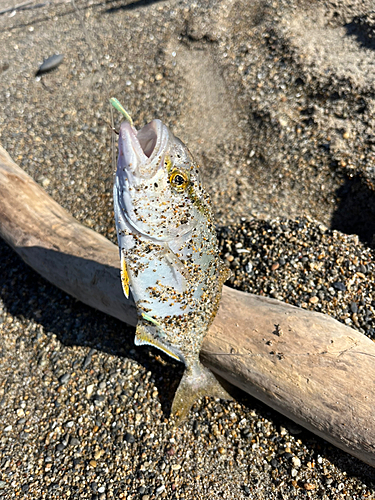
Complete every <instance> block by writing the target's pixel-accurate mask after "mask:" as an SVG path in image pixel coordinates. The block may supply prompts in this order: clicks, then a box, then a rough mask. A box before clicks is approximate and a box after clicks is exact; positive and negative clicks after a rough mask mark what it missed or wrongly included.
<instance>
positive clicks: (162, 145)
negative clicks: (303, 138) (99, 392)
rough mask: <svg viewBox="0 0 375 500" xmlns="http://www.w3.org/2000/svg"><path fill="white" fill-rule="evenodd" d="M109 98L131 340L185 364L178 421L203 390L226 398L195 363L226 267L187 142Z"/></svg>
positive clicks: (174, 410)
mask: <svg viewBox="0 0 375 500" xmlns="http://www.w3.org/2000/svg"><path fill="white" fill-rule="evenodd" d="M111 102H112V104H113V105H114V106H115V107H116V108H117V109H118V110H120V111H121V112H122V113H123V115H124V116H125V119H126V121H125V122H123V123H122V124H121V127H120V132H119V141H118V144H119V151H118V160H117V170H116V176H115V183H114V190H113V195H114V210H115V221H116V229H117V237H118V244H119V250H120V259H121V269H122V272H121V280H122V284H123V290H124V293H125V295H126V296H128V295H129V290H130V291H131V293H132V295H133V298H134V301H135V304H136V307H137V311H138V325H137V330H136V337H135V344H136V345H143V344H149V345H153V346H155V347H157V348H159V349H161V350H162V351H164V352H166V353H167V354H168V355H170V356H172V357H173V358H175V359H178V360H179V361H182V362H183V363H184V364H185V366H186V369H185V372H184V376H183V378H182V380H181V382H180V385H179V387H178V389H177V391H176V395H175V398H174V401H173V404H172V414H173V415H174V417H175V420H176V421H177V422H180V421H182V419H183V418H185V417H186V415H187V414H188V412H189V410H190V408H191V406H192V404H193V403H194V401H195V400H196V399H197V398H199V397H201V396H203V395H211V396H215V397H221V398H225V399H229V396H228V394H227V393H226V391H225V390H224V389H223V388H222V387H221V386H220V384H219V383H218V382H217V380H216V379H215V377H214V376H213V374H212V373H211V372H210V371H209V370H208V369H207V368H205V367H204V366H203V365H202V364H201V363H200V361H199V352H200V350H201V346H202V342H203V339H204V337H205V335H206V333H207V330H208V327H209V325H210V324H211V323H212V321H213V319H214V317H215V314H216V312H217V309H218V305H219V302H220V298H221V291H222V286H223V283H224V281H225V280H226V279H227V277H228V275H229V271H228V270H227V268H226V267H225V266H224V263H223V262H222V260H221V259H220V258H219V255H218V253H219V252H218V242H217V237H216V232H215V227H214V222H213V216H212V210H211V206H210V198H209V196H208V194H207V193H206V191H205V190H204V188H203V186H202V183H201V179H200V172H199V167H198V165H197V164H196V162H195V161H194V159H193V157H192V155H191V154H190V152H189V150H188V149H187V147H186V146H185V145H184V144H183V143H182V142H181V141H180V140H179V139H178V138H176V137H175V136H174V135H173V134H172V133H171V132H170V130H169V129H168V128H167V127H166V126H165V125H164V124H163V123H162V122H161V121H160V120H153V121H152V122H150V123H149V124H148V125H146V126H145V127H143V128H142V129H141V130H139V131H137V130H136V129H135V127H134V125H133V122H132V120H131V118H130V116H129V115H128V113H127V112H126V111H125V110H123V108H122V106H121V105H120V104H119V103H118V101H117V100H115V99H112V100H111Z"/></svg>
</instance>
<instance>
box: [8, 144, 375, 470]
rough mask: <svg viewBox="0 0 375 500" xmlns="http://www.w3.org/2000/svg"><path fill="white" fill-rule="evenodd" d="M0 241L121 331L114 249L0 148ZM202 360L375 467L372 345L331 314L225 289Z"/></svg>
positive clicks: (132, 313) (129, 312)
mask: <svg viewBox="0 0 375 500" xmlns="http://www.w3.org/2000/svg"><path fill="white" fill-rule="evenodd" d="M0 236H1V237H2V238H4V240H5V241H6V242H7V243H9V245H11V246H12V247H13V248H14V250H15V251H16V252H17V253H18V254H19V255H20V256H21V257H22V259H23V260H24V261H25V262H26V263H27V264H29V265H30V266H31V267H32V268H33V269H35V270H36V271H37V272H38V273H40V274H41V275H42V276H43V277H44V278H46V279H47V280H48V281H50V282H51V283H53V284H54V285H56V286H58V287H59V288H61V289H63V290H64V291H65V292H67V293H69V294H70V295H72V296H74V297H76V298H77V299H79V300H81V301H82V302H84V303H85V304H88V305H90V306H92V307H95V308H96V309H99V310H100V311H103V312H105V313H107V314H110V315H111V316H114V317H116V318H118V319H120V320H122V321H124V322H126V323H128V324H131V325H135V324H136V321H137V317H136V310H135V306H134V303H133V302H132V301H131V300H126V299H125V297H124V296H123V293H122V290H121V284H120V278H119V255H118V249H117V247H116V246H115V245H113V244H112V243H110V242H109V241H108V240H107V239H106V238H104V237H103V236H101V235H99V234H97V233H95V232H94V231H92V230H91V229H88V228H86V227H84V226H82V225H81V224H79V223H78V222H77V221H76V220H75V219H74V218H73V217H72V216H71V215H69V214H68V213H67V212H66V211H65V210H64V209H63V208H62V207H61V206H60V205H58V204H57V203H56V202H55V201H54V200H53V199H52V198H51V197H50V196H48V195H47V194H46V193H45V191H44V190H43V189H42V188H41V187H40V186H38V185H37V184H36V183H35V182H34V181H33V180H32V179H31V177H29V176H28V175H27V174H26V173H25V172H24V171H23V170H22V169H20V168H19V167H18V166H17V165H16V164H15V163H14V162H13V161H12V160H11V158H10V157H9V155H8V154H7V153H6V151H5V150H4V149H3V148H1V146H0ZM201 356H202V360H203V362H204V363H205V364H206V365H207V366H208V367H210V368H211V369H212V370H213V371H215V372H216V373H218V374H219V375H220V376H222V377H223V378H225V379H227V380H228V381H230V382H231V383H232V384H234V385H236V386H238V387H240V388H241V389H243V390H245V391H246V392H248V393H249V394H251V395H253V396H255V397H256V398H258V399H260V400H262V401H263V402H265V403H266V404H268V405H269V406H271V407H272V408H274V409H276V410H277V411H279V412H281V413H282V414H284V415H286V416H287V417H289V418H291V419H292V420H294V421H295V422H297V423H299V424H300V425H302V426H304V427H306V428H307V429H309V430H311V431H312V432H314V433H315V434H317V435H319V436H321V437H323V438H324V439H326V440H327V441H330V442H331V443H333V444H334V445H335V446H338V447H339V448H341V449H343V450H345V451H346V452H348V453H351V454H352V455H354V456H356V457H358V458H359V459H361V460H363V461H364V462H366V463H368V464H370V465H372V466H375V419H374V408H373V402H374V401H375V384H374V380H375V344H374V343H373V342H372V341H371V340H370V339H368V338H367V337H365V336H364V335H361V334H360V333H358V332H356V331H355V330H353V329H351V328H348V327H347V326H345V325H343V324H341V323H339V322H337V321H335V320H334V319H332V318H331V317H329V316H326V315H323V314H320V313H315V312H310V311H305V310H303V309H299V308H296V307H293V306H290V305H288V304H284V303H282V302H279V301H277V300H273V299H268V298H264V297H258V296H255V295H252V294H246V293H243V292H239V291H235V290H232V289H230V288H228V287H224V291H223V298H222V302H221V305H220V309H219V312H218V315H217V317H216V319H215V321H214V323H213V325H212V326H211V328H210V331H209V333H208V335H207V337H206V339H205V341H204V344H203V348H202V352H201Z"/></svg>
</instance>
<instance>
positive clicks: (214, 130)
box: [0, 0, 375, 500]
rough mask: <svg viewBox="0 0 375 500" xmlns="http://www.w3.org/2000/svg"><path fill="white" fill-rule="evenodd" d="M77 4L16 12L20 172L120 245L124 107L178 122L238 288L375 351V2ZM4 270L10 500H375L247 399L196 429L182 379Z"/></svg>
mask: <svg viewBox="0 0 375 500" xmlns="http://www.w3.org/2000/svg"><path fill="white" fill-rule="evenodd" d="M18 3H19V2H18V1H16V0H7V1H6V0H3V2H2V4H1V6H0V11H1V10H2V9H4V10H6V8H8V7H9V9H10V7H12V6H13V7H14V6H16V5H17V4H18ZM76 4H77V7H78V11H77V10H76V9H75V7H74V5H72V4H71V3H70V1H55V2H44V3H43V2H40V3H37V2H36V1H35V2H30V3H27V5H26V4H25V5H24V6H23V7H22V6H21V7H20V8H16V9H14V8H13V9H10V10H8V11H7V12H4V13H1V12H0V47H1V49H2V50H1V52H0V110H1V112H0V144H1V145H2V146H3V147H4V148H5V149H6V150H7V151H8V153H9V154H10V155H11V157H12V158H13V160H14V161H15V162H16V163H17V164H18V165H19V166H21V167H22V168H23V169H24V170H25V171H26V172H27V173H28V174H30V175H31V176H32V177H33V178H34V179H35V180H36V181H37V182H38V183H39V184H40V185H41V186H42V187H43V188H44V189H45V190H46V191H47V192H48V193H49V194H50V195H51V196H52V197H53V198H54V199H55V200H56V201H57V202H58V203H59V204H61V205H62V206H63V207H64V208H66V209H67V210H68V211H69V212H70V213H71V214H72V215H73V216H74V217H76V218H77V220H79V221H80V222H81V223H82V224H84V225H86V226H88V227H90V228H92V229H94V230H95V231H97V232H99V233H101V234H103V235H104V236H106V237H107V238H109V239H110V240H111V241H113V242H116V235H115V224H114V219H113V208H112V182H113V166H112V164H111V129H110V126H111V121H110V120H111V119H110V109H109V104H108V98H109V97H112V96H115V97H117V99H118V100H119V101H120V102H121V103H122V104H123V105H124V106H125V108H126V109H127V110H128V111H129V113H130V114H131V116H132V117H133V120H134V123H135V125H136V127H141V126H143V125H144V124H145V123H147V122H149V121H151V120H152V119H154V118H160V119H161V120H163V122H165V123H166V124H167V125H168V126H169V127H170V128H171V130H172V131H173V132H174V134H175V135H176V136H177V137H180V138H181V139H182V140H183V141H184V142H185V143H186V144H187V145H188V147H189V149H190V150H191V152H192V153H193V155H194V156H195V158H196V159H197V160H198V162H199V164H200V165H201V167H202V171H203V177H204V183H205V186H206V188H207V191H208V192H209V193H210V195H211V198H212V203H213V209H214V213H215V218H216V224H217V229H218V235H219V241H220V249H221V253H222V257H223V259H225V261H226V262H227V264H228V265H229V266H230V268H231V269H232V273H233V274H232V277H231V279H230V280H229V282H228V283H227V284H228V285H229V286H232V287H234V288H236V289H239V290H242V291H245V292H252V293H256V294H260V295H264V296H270V297H272V298H276V299H278V300H282V301H286V302H288V303H290V304H293V305H296V306H298V307H302V308H306V309H311V310H315V311H319V312H323V313H325V314H329V315H331V316H332V317H334V318H336V319H337V320H339V321H341V322H343V323H345V324H346V325H348V326H350V327H352V328H355V329H356V330H358V331H360V332H361V333H362V334H363V335H367V336H368V337H369V338H371V339H372V340H375V264H374V244H375V239H374V234H375V132H374V130H375V129H374V126H375V100H374V81H375V14H374V8H373V0H362V1H361V0H355V1H351V2H349V1H348V0H344V1H343V2H340V3H339V2H334V1H327V2H324V3H323V2H318V1H313V2H306V1H298V0H275V1H274V2H271V1H270V2H266V1H263V0H257V1H252V2H249V1H246V0H238V1H235V0H215V1H214V0H211V1H210V0H201V1H195V2H193V1H189V0H181V1H174V0H169V1H163V0H159V1H157V0H138V1H137V0H135V1H128V0H124V1H103V2H99V1H94V0H92V1H86V0H84V1H78V0H76ZM54 54H62V55H63V59H62V61H61V64H60V65H59V66H58V67H56V68H55V69H54V70H53V71H50V72H49V73H45V74H42V75H39V76H36V72H37V71H38V68H39V66H40V65H41V63H42V62H43V60H45V59H47V58H48V57H50V56H52V55H54ZM120 120H121V117H120V116H118V114H117V113H115V125H116V126H117V127H118V125H119V123H120ZM14 202H15V203H17V193H15V201H14ZM0 224H1V213H0ZM0 256H1V258H0V499H2V500H5V499H6V500H8V499H13V498H24V499H33V500H34V499H37V500H39V499H44V498H45V499H47V498H48V499H59V500H60V499H62V498H69V499H77V500H78V499H80V500H81V499H90V500H99V499H100V500H106V499H127V500H130V499H142V500H152V499H156V498H165V499H186V500H187V499H189V500H190V499H204V500H205V499H236V500H237V499H241V500H242V499H260V500H263V499H265V500H272V499H275V500H276V499H291V498H293V499H294V498H298V499H305V498H306V499H310V498H311V499H325V500H328V499H329V500H331V499H332V500H333V499H345V500H349V499H354V500H355V499H358V500H359V499H361V500H362V499H372V498H375V471H374V469H373V468H371V467H370V466H368V465H366V464H364V463H362V462H360V461H359V460H357V459H355V458H353V457H351V456H350V455H348V454H346V453H344V452H342V451H341V450H339V449H337V448H335V447H333V446H332V445H330V444H329V443H327V442H325V441H324V440H322V439H320V438H318V437H316V436H314V435H313V434H311V433H310V432H308V431H306V430H304V429H303V428H302V427H300V426H298V425H296V424H294V423H293V422H292V421H290V420H288V419H287V418H285V417H283V416H282V415H280V414H278V413H276V412H275V411H273V410H272V409H270V408H268V407H267V406H265V405H263V404H262V403H260V402H258V401H257V400H255V399H253V398H251V397H250V396H248V395H246V394H245V393H243V392H241V391H239V390H236V389H233V394H234V395H235V400H234V401H233V402H224V401H215V400H213V399H209V398H206V399H204V400H202V401H200V402H197V403H196V404H195V405H194V407H193V409H192V411H191V412H190V416H189V419H188V420H187V421H186V422H185V423H184V424H183V425H182V426H181V427H180V428H174V427H173V426H172V424H171V422H169V420H168V416H169V410H170V406H171V403H172V399H173V395H174V391H175V389H176V388H177V386H178V383H179V380H180V378H181V376H182V372H183V366H182V365H180V364H178V363H177V362H174V361H173V360H171V358H168V357H167V356H164V355H163V354H161V353H160V352H159V351H156V350H153V349H151V348H147V347H139V348H136V347H135V346H134V342H133V338H134V328H132V327H129V326H127V325H126V324H124V323H120V322H119V321H116V320H115V319H113V318H110V317H108V316H105V315H104V314H102V313H100V312H98V311H95V310H93V309H90V308H89V307H88V306H85V305H84V304H82V303H80V302H78V301H76V300H75V299H73V298H72V297H69V296H67V295H66V294H65V293H64V292H63V291H61V290H59V289H57V288H56V287H54V286H53V285H51V284H50V283H48V282H47V281H45V280H44V279H43V278H41V277H40V276H38V275H37V274H36V273H35V272H34V271H33V270H32V269H31V268H29V267H28V266H27V265H26V264H25V263H24V262H22V261H21V260H20V258H19V257H18V256H17V254H16V253H15V252H14V251H13V250H12V249H11V248H10V247H8V246H7V245H6V244H5V243H4V242H3V241H2V240H0ZM327 383H329V381H328V382H327Z"/></svg>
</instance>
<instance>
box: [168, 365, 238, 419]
mask: <svg viewBox="0 0 375 500" xmlns="http://www.w3.org/2000/svg"><path fill="white" fill-rule="evenodd" d="M202 396H212V397H215V398H221V399H227V400H229V399H232V398H231V397H230V396H229V394H228V393H227V391H226V390H225V389H223V387H221V385H220V384H219V382H218V381H217V380H216V378H215V377H214V375H213V373H212V372H211V371H210V370H209V369H208V368H205V367H204V366H203V365H202V364H201V363H200V362H199V361H198V363H197V364H196V365H194V366H193V367H191V366H189V367H186V370H185V372H184V374H183V376H182V379H181V382H180V385H179V386H178V388H177V391H176V394H175V397H174V399H173V403H172V411H171V414H172V415H173V416H174V419H175V423H176V425H180V423H181V422H182V421H183V420H184V419H185V418H186V417H187V415H188V413H189V411H190V408H191V407H192V406H193V404H194V402H195V401H196V400H197V399H199V398H201V397H202Z"/></svg>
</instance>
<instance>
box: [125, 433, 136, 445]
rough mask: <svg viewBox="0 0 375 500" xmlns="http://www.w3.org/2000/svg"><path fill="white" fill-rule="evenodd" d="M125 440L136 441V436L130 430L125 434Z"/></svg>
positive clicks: (128, 441)
mask: <svg viewBox="0 0 375 500" xmlns="http://www.w3.org/2000/svg"><path fill="white" fill-rule="evenodd" d="M125 441H126V442H127V443H134V441H135V437H134V436H133V434H131V433H130V432H127V433H126V434H125Z"/></svg>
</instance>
